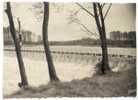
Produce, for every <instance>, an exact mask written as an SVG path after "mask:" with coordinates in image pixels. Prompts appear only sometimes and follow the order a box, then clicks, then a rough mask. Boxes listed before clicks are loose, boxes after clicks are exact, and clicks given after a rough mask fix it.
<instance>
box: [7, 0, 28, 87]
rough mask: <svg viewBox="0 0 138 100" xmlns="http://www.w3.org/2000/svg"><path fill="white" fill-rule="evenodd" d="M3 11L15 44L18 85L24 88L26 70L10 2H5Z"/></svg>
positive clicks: (26, 82)
mask: <svg viewBox="0 0 138 100" xmlns="http://www.w3.org/2000/svg"><path fill="white" fill-rule="evenodd" d="M5 12H6V13H7V16H8V19H9V24H10V31H11V35H12V38H13V41H14V44H15V50H16V55H17V60H18V64H19V70H20V75H21V83H19V84H18V85H19V87H20V88H25V87H27V86H28V81H27V76H26V72H25V67H24V62H23V59H22V54H21V47H20V44H19V39H18V37H17V34H16V30H15V26H14V21H13V16H12V12H11V6H10V2H7V8H6V10H5Z"/></svg>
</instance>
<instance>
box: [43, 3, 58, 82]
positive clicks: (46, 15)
mask: <svg viewBox="0 0 138 100" xmlns="http://www.w3.org/2000/svg"><path fill="white" fill-rule="evenodd" d="M48 21H49V3H48V2H44V16H43V29H42V30H43V32H42V36H43V44H44V49H45V54H46V59H47V63H48V70H49V77H50V81H51V82H52V81H59V78H58V77H57V75H56V71H55V67H54V64H53V60H52V55H51V52H50V48H49V42H48Z"/></svg>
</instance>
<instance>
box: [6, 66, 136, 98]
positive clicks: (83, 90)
mask: <svg viewBox="0 0 138 100" xmlns="http://www.w3.org/2000/svg"><path fill="white" fill-rule="evenodd" d="M122 96H124V97H126V96H134V97H135V96H136V68H131V69H129V70H126V71H122V72H111V73H108V74H106V75H102V76H101V75H94V76H93V77H90V78H84V79H80V80H72V81H71V82H55V83H52V84H50V83H49V84H48V85H42V86H40V87H37V88H34V87H28V88H27V89H25V90H20V91H17V92H16V93H14V94H12V95H7V96H4V97H5V98H42V97H43V98H47V97H122Z"/></svg>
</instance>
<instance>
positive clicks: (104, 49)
mask: <svg viewBox="0 0 138 100" xmlns="http://www.w3.org/2000/svg"><path fill="white" fill-rule="evenodd" d="M99 6H100V5H99ZM99 6H97V4H96V3H93V9H94V15H95V17H94V18H95V21H96V25H97V28H98V32H99V34H100V40H101V48H102V62H101V63H102V64H101V65H100V66H99V67H100V70H101V72H102V73H103V74H104V73H105V71H107V70H110V68H109V61H108V52H107V42H106V33H105V25H104V19H103V14H102V9H101V7H100V8H99V13H100V19H99V16H98V10H97V8H98V7H99ZM100 20H101V21H100ZM100 22H101V24H102V25H100Z"/></svg>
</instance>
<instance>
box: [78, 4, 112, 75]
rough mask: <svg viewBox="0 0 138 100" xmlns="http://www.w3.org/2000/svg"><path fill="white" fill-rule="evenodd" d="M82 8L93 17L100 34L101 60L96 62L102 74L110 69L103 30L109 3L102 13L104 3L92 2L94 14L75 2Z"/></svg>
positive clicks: (104, 31)
mask: <svg viewBox="0 0 138 100" xmlns="http://www.w3.org/2000/svg"><path fill="white" fill-rule="evenodd" d="M76 4H77V5H78V6H79V7H80V8H81V9H82V10H84V11H85V12H86V13H87V14H89V15H90V16H92V17H93V18H94V19H95V22H96V25H97V30H98V33H99V36H100V40H101V48H102V61H101V62H100V63H98V64H97V67H98V68H99V69H98V72H100V73H102V74H104V73H105V72H107V71H110V67H109V60H108V49H107V39H106V30H105V23H104V21H105V19H106V17H107V14H108V12H109V10H110V8H111V4H110V5H109V7H108V9H107V10H106V12H105V15H103V8H104V6H105V3H104V4H100V3H92V4H93V11H94V14H93V13H91V12H90V11H89V10H87V9H86V8H85V7H83V6H82V5H81V4H79V3H76Z"/></svg>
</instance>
